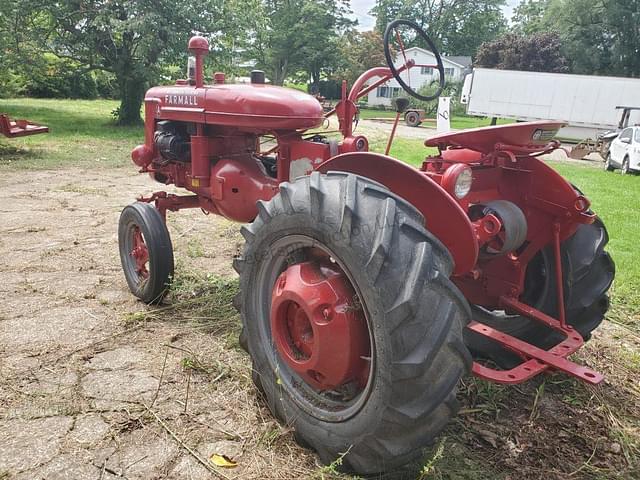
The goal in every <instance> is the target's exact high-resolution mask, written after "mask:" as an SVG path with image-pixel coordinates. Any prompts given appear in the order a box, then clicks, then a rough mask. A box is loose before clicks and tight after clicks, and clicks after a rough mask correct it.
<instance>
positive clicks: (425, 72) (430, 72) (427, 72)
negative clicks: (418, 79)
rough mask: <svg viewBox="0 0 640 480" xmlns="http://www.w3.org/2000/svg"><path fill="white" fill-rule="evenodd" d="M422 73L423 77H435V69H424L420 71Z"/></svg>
mask: <svg viewBox="0 0 640 480" xmlns="http://www.w3.org/2000/svg"><path fill="white" fill-rule="evenodd" d="M420 73H421V74H422V75H433V68H432V67H422V68H421V69H420Z"/></svg>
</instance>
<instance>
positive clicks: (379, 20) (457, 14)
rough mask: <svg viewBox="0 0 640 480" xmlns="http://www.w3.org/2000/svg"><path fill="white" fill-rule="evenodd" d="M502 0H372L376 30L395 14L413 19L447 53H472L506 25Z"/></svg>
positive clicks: (395, 16) (384, 26) (397, 16)
mask: <svg viewBox="0 0 640 480" xmlns="http://www.w3.org/2000/svg"><path fill="white" fill-rule="evenodd" d="M504 5H505V1H504V0H478V1H474V2H468V1H464V0H376V3H375V6H374V7H373V9H372V13H373V14H374V15H375V16H376V30H377V31H378V32H380V33H383V32H384V29H385V28H386V26H387V24H388V23H389V22H391V21H392V20H395V19H396V18H405V19H409V20H413V21H415V22H416V23H417V24H418V25H420V26H421V27H422V28H423V29H424V30H425V31H426V32H427V34H428V35H429V36H431V38H432V39H433V40H434V41H435V42H436V45H438V46H439V47H440V48H441V50H442V51H443V52H444V53H446V54H449V55H471V56H472V55H475V52H476V50H477V49H478V47H479V46H480V45H481V44H482V43H483V42H486V41H489V40H493V39H494V38H496V37H497V36H499V35H500V34H502V33H504V32H505V31H506V29H507V22H506V19H505V17H504V14H503V13H502V7H503V6H504Z"/></svg>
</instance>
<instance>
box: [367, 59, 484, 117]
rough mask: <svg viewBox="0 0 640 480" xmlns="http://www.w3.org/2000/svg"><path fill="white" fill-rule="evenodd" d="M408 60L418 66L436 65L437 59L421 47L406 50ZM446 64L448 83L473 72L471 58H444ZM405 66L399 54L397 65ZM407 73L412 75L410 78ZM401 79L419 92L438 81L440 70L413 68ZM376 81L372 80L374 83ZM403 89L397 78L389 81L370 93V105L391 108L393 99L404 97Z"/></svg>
mask: <svg viewBox="0 0 640 480" xmlns="http://www.w3.org/2000/svg"><path fill="white" fill-rule="evenodd" d="M405 54H406V56H407V58H411V59H413V60H414V61H415V62H416V65H435V64H436V63H437V62H436V57H435V55H434V54H433V53H432V52H429V51H428V50H424V49H423V48H420V47H412V48H408V49H407V50H405ZM442 63H443V64H444V74H445V77H446V81H447V82H451V81H453V82H461V81H463V80H464V77H465V75H466V74H467V73H470V72H471V57H445V56H443V57H442ZM403 64H404V58H403V57H402V54H401V53H400V52H399V53H398V55H397V56H396V61H395V65H396V67H400V66H402V65H403ZM407 73H410V75H411V76H410V78H409V77H408V75H407ZM400 77H401V78H402V79H403V80H404V81H405V83H407V84H408V85H410V86H411V88H413V89H414V90H419V89H420V88H421V87H422V86H423V85H425V84H428V83H430V82H432V81H437V80H438V69H437V68H429V67H413V68H412V69H411V70H410V72H407V71H405V72H402V73H401V74H400ZM375 80H376V79H375V78H374V79H372V80H371V81H370V83H373V82H374V81H375ZM401 92H402V87H401V86H400V85H399V84H398V82H397V81H396V79H395V78H392V79H391V80H389V81H388V82H387V83H386V84H385V85H382V86H380V87H378V88H376V89H375V90H372V91H371V92H369V95H368V96H367V104H368V105H384V106H390V105H391V99H392V98H394V97H397V96H399V95H402V93H401Z"/></svg>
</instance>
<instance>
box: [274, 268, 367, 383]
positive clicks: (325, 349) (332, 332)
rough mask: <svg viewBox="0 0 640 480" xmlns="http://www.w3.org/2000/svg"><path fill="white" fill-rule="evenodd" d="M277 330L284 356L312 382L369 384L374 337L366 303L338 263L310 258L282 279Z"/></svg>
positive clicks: (278, 345) (277, 291)
mask: <svg viewBox="0 0 640 480" xmlns="http://www.w3.org/2000/svg"><path fill="white" fill-rule="evenodd" d="M271 332H272V335H273V340H274V344H275V346H276V349H277V351H278V353H279V354H280V357H281V358H282V359H283V360H284V361H285V362H286V364H287V365H288V366H289V367H290V368H291V369H292V370H293V371H294V372H296V373H297V374H298V375H299V376H300V377H301V378H302V379H303V380H304V381H305V382H306V383H307V384H309V385H310V386H312V387H313V388H315V389H317V390H321V391H327V390H336V389H339V388H340V387H350V388H347V389H348V390H352V391H353V390H354V388H353V387H355V390H356V392H355V393H357V391H360V390H362V389H363V388H364V386H365V385H366V383H367V380H368V377H369V370H370V368H369V367H370V349H371V347H370V341H369V330H368V328H367V325H366V321H365V318H364V314H363V312H362V308H361V307H360V306H359V305H358V301H357V298H356V295H355V292H354V290H353V287H352V286H351V284H350V282H349V280H348V279H347V277H346V276H345V275H344V273H342V272H340V271H339V269H338V267H337V266H336V265H332V264H330V263H329V262H327V264H324V262H321V261H309V262H304V263H298V264H295V265H292V266H290V267H289V268H287V269H286V270H285V271H284V272H283V273H282V274H281V275H280V276H279V277H278V279H277V280H276V283H275V286H274V288H273V293H272V302H271Z"/></svg>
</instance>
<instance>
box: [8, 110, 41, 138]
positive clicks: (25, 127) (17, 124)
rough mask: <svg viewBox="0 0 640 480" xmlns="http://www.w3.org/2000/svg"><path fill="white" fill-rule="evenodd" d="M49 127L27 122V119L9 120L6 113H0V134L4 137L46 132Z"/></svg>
mask: <svg viewBox="0 0 640 480" xmlns="http://www.w3.org/2000/svg"><path fill="white" fill-rule="evenodd" d="M48 131H49V127H45V126H43V125H38V124H36V123H32V122H29V121H28V120H11V119H10V118H9V116H8V115H5V114H0V134H2V135H4V136H5V137H9V138H15V137H26V136H27V135H36V134H38V133H47V132H48Z"/></svg>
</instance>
